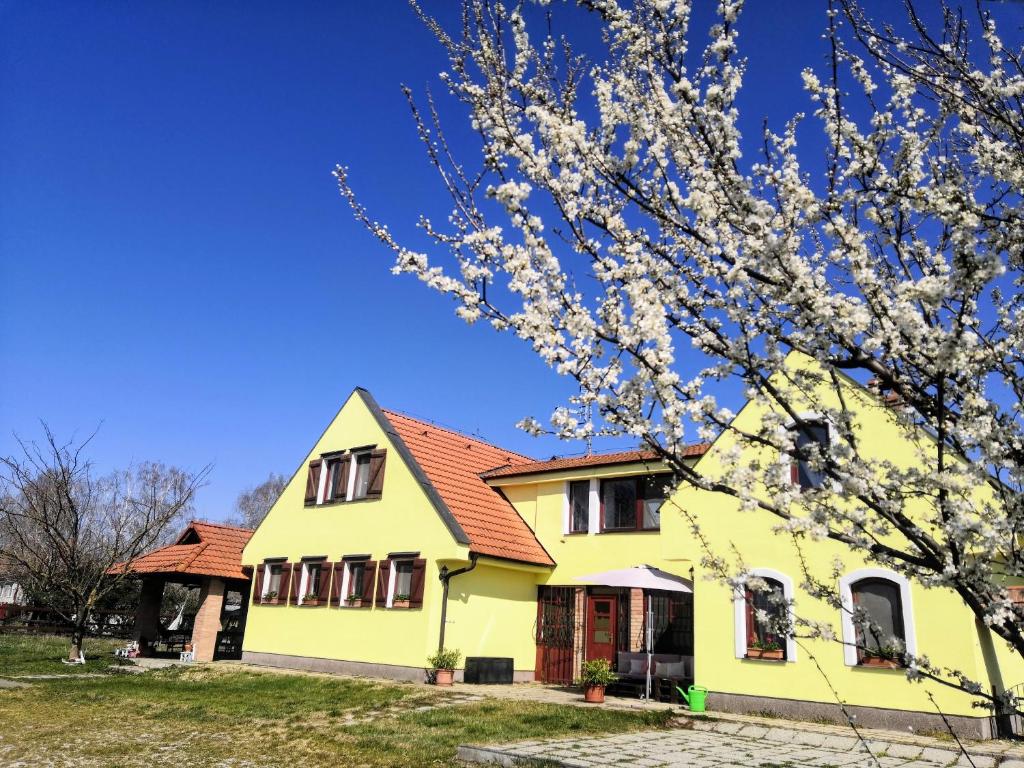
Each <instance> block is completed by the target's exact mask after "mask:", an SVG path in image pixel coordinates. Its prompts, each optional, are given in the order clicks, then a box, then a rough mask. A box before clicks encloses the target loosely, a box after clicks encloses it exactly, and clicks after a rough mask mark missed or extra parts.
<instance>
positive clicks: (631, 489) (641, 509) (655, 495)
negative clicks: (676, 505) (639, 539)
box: [601, 473, 672, 532]
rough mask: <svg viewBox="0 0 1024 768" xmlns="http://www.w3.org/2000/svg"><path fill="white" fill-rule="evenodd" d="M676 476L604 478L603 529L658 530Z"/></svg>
mask: <svg viewBox="0 0 1024 768" xmlns="http://www.w3.org/2000/svg"><path fill="white" fill-rule="evenodd" d="M671 482H672V475H671V474H670V473H661V474H657V475H639V476H636V477H616V478H610V479H607V480H602V481H601V530H602V531H603V532H614V531H656V530H658V529H659V528H660V527H661V505H662V504H663V503H664V502H665V496H666V492H667V488H668V487H669V486H670V485H671Z"/></svg>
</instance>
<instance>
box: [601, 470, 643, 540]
mask: <svg viewBox="0 0 1024 768" xmlns="http://www.w3.org/2000/svg"><path fill="white" fill-rule="evenodd" d="M601 505H602V507H603V508H604V530H606V531H613V530H614V531H620V530H634V529H636V527H637V524H636V521H637V514H636V511H637V510H636V478H634V477H627V478H623V479H621V480H603V481H602V482H601Z"/></svg>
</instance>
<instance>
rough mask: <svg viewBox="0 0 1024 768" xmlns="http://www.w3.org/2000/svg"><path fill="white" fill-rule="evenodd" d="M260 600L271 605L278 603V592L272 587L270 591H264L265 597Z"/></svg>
mask: <svg viewBox="0 0 1024 768" xmlns="http://www.w3.org/2000/svg"><path fill="white" fill-rule="evenodd" d="M260 602H261V603H269V604H270V605H274V604H276V603H277V592H276V591H275V590H273V589H272V590H270V591H269V592H266V593H264V595H263V599H262V600H260Z"/></svg>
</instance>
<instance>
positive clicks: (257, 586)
mask: <svg viewBox="0 0 1024 768" xmlns="http://www.w3.org/2000/svg"><path fill="white" fill-rule="evenodd" d="M266 570H267V566H266V565H264V564H263V563H260V564H259V565H257V566H256V578H255V579H253V581H252V602H253V605H255V604H257V603H259V602H260V600H262V599H263V574H264V573H265V572H266Z"/></svg>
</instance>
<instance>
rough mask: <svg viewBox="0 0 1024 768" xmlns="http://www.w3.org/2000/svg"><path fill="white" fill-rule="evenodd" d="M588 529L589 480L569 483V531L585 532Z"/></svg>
mask: <svg viewBox="0 0 1024 768" xmlns="http://www.w3.org/2000/svg"><path fill="white" fill-rule="evenodd" d="M589 529H590V481H589V480H577V481H575V482H572V483H569V533H586V532H587V531H588V530H589Z"/></svg>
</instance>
